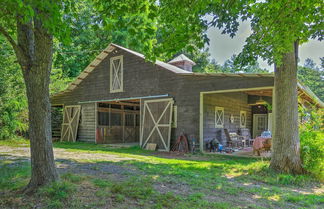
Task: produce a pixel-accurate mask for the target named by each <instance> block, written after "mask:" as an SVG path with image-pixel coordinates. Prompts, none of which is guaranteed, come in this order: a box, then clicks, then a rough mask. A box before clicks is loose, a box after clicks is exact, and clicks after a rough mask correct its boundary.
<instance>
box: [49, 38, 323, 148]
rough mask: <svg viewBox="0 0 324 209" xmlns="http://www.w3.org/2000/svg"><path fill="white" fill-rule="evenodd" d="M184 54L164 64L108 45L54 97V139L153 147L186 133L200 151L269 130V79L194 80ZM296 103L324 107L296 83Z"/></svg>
mask: <svg viewBox="0 0 324 209" xmlns="http://www.w3.org/2000/svg"><path fill="white" fill-rule="evenodd" d="M194 65H195V63H194V62H193V61H191V60H190V59H189V58H188V57H186V56H185V55H183V54H182V55H180V56H178V57H175V58H174V59H173V60H171V61H169V62H168V63H166V62H162V61H159V60H157V61H156V62H155V63H152V62H149V61H147V60H145V57H144V55H142V54H140V53H138V52H135V51H132V50H130V49H127V48H124V47H122V46H118V45H116V44H113V43H111V44H109V46H108V47H107V48H106V49H104V50H103V51H102V52H101V53H100V54H99V55H98V56H97V57H96V58H95V59H94V60H93V61H92V62H91V63H90V64H89V65H88V66H87V67H86V68H85V70H84V71H83V72H82V73H81V74H80V75H79V76H78V77H77V78H76V79H75V81H73V82H72V83H71V84H70V85H69V86H68V88H67V89H66V90H64V91H62V92H59V93H57V94H55V95H53V96H52V97H51V104H52V111H53V114H52V115H53V116H52V118H53V120H52V130H53V137H59V138H60V139H61V140H62V141H86V142H94V143H104V144H138V145H140V146H141V147H143V148H145V147H146V146H147V144H149V143H150V144H156V145H157V148H158V149H159V150H162V151H169V150H170V147H171V146H172V144H173V143H174V141H175V139H176V138H177V137H178V136H179V135H181V134H186V135H187V136H189V137H188V138H189V139H190V140H192V141H196V144H199V148H200V150H201V151H204V149H205V144H206V142H208V141H209V140H211V139H213V138H217V139H218V140H219V141H220V142H221V143H223V144H226V142H227V141H228V133H233V132H235V133H239V134H240V135H244V136H245V137H250V138H253V137H255V136H257V135H259V134H260V133H261V132H262V131H264V130H270V131H271V130H272V114H273V112H274V111H275V109H276V107H274V106H273V105H272V104H273V99H272V98H273V94H274V91H273V89H274V77H273V74H242V73H236V74H227V73H213V74H209V73H195V72H192V66H194ZM298 92H299V95H300V98H301V100H300V103H301V104H303V105H309V104H311V105H317V106H321V107H323V103H322V102H321V101H320V100H319V99H318V98H317V97H316V96H315V95H314V94H313V93H312V92H311V91H310V90H309V89H308V88H307V87H305V86H302V85H301V84H298Z"/></svg>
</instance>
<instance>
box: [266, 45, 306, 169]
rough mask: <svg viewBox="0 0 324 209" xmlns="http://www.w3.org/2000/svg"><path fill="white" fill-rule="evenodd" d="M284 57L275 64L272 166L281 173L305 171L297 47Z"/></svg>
mask: <svg viewBox="0 0 324 209" xmlns="http://www.w3.org/2000/svg"><path fill="white" fill-rule="evenodd" d="M293 47H294V49H295V50H292V52H289V53H286V54H284V55H283V57H282V60H281V62H282V64H281V65H280V66H278V65H276V66H275V79H274V86H275V89H274V91H275V98H274V105H275V112H274V114H275V115H274V118H273V119H274V126H275V127H274V133H273V141H272V158H271V164H270V167H271V168H272V169H274V170H277V171H279V172H285V173H292V174H300V173H303V169H302V166H301V165H302V164H301V158H300V142H299V133H298V101H297V57H298V55H297V50H298V42H296V43H294V44H293Z"/></svg>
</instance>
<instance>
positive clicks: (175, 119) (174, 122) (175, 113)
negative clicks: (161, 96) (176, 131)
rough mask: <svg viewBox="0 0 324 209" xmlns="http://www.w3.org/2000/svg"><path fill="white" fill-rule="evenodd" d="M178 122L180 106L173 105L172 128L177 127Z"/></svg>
mask: <svg viewBox="0 0 324 209" xmlns="http://www.w3.org/2000/svg"><path fill="white" fill-rule="evenodd" d="M177 123H178V108H177V106H175V105H174V106H173V112H172V122H171V126H172V128H176V127H177Z"/></svg>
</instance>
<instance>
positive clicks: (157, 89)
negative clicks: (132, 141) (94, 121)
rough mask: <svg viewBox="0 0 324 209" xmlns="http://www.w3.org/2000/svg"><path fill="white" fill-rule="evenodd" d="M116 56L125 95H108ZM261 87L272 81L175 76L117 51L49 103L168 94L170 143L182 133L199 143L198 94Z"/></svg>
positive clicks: (262, 78)
mask: <svg viewBox="0 0 324 209" xmlns="http://www.w3.org/2000/svg"><path fill="white" fill-rule="evenodd" d="M119 55H123V56H124V57H123V62H124V91H123V92H119V93H110V92H109V66H110V63H109V62H110V58H111V57H112V56H119ZM264 86H273V78H270V77H260V78H255V77H252V78H251V77H250V78H249V77H218V76H188V75H178V74H175V73H173V72H171V71H168V70H166V69H163V68H161V67H158V66H156V65H154V64H152V63H149V62H146V61H145V60H143V59H142V58H139V57H137V56H135V55H133V54H130V53H128V52H125V51H123V50H119V49H116V50H115V51H113V52H112V53H111V54H110V55H108V56H107V57H106V58H105V59H104V60H103V61H102V62H101V63H100V64H99V65H98V66H97V67H96V68H95V69H94V70H93V71H92V72H91V73H90V74H89V75H88V77H86V79H84V80H83V81H82V82H81V83H80V85H79V86H78V87H76V88H75V89H74V90H73V91H71V92H66V93H64V94H61V95H58V96H54V97H52V98H51V102H52V104H65V105H67V104H77V103H79V102H87V101H97V100H110V99H122V98H131V97H145V96H152V95H164V94H168V95H169V97H172V98H174V102H175V103H174V104H175V105H177V108H178V114H177V116H178V117H177V121H178V124H177V128H176V129H172V139H173V140H174V139H175V138H176V137H177V136H179V134H180V133H181V132H184V133H187V134H188V135H193V136H194V137H195V138H196V139H197V140H198V138H199V105H200V100H199V99H200V92H205V91H215V90H225V89H239V88H255V87H264ZM89 128H90V127H89ZM89 135H90V134H89ZM198 141H199V140H198Z"/></svg>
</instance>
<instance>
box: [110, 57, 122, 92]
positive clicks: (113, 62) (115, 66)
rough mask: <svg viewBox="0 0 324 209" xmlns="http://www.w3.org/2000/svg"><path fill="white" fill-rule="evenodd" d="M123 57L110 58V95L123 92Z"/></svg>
mask: <svg viewBox="0 0 324 209" xmlns="http://www.w3.org/2000/svg"><path fill="white" fill-rule="evenodd" d="M123 70H124V69H123V56H116V57H112V58H110V93H114V92H122V91H123Z"/></svg>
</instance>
